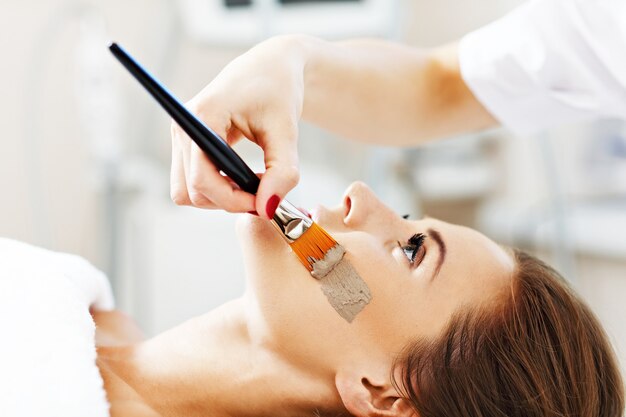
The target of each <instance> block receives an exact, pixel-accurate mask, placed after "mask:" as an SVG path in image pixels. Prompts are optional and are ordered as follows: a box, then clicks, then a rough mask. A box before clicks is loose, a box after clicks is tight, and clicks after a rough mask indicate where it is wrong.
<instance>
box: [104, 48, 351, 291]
mask: <svg viewBox="0 0 626 417" xmlns="http://www.w3.org/2000/svg"><path fill="white" fill-rule="evenodd" d="M109 50H110V51H111V53H113V55H114V56H115V58H117V60H118V61H120V63H121V64H122V65H123V66H124V67H125V68H126V69H127V70H128V72H130V73H131V75H132V76H133V77H135V79H136V80H137V81H139V83H140V84H141V85H142V86H143V87H144V88H145V89H146V90H147V91H148V93H150V95H152V97H153V98H154V99H155V100H156V101H157V102H158V103H159V104H160V105H161V107H163V109H164V110H165V111H166V112H167V113H169V115H170V116H171V117H172V119H174V121H175V122H176V123H177V124H178V125H179V126H180V127H181V128H182V129H183V130H184V131H185V133H187V135H189V137H190V138H191V139H192V140H193V141H194V142H195V143H196V144H197V145H198V147H200V149H202V150H203V151H204V153H205V154H206V155H207V157H208V158H209V159H210V160H211V162H212V163H213V164H214V165H215V166H216V167H217V168H218V169H220V170H221V171H222V172H224V173H225V174H226V175H227V176H228V177H229V178H230V179H232V180H233V181H234V182H235V183H236V184H237V185H238V186H239V188H241V189H242V190H244V191H246V192H248V193H250V194H256V193H257V190H258V188H259V183H260V180H259V178H258V177H257V176H256V174H255V173H254V172H253V171H252V170H251V169H250V167H248V165H247V164H246V163H245V162H244V161H243V160H242V159H241V158H240V157H239V155H238V154H237V153H236V152H235V151H234V150H233V149H232V148H231V147H230V146H229V145H228V144H227V143H226V141H224V140H223V139H222V138H221V137H220V136H219V135H218V134H217V133H215V132H214V131H213V130H211V128H209V127H208V126H207V125H206V124H204V123H203V122H202V121H201V120H200V119H198V118H197V117H196V116H195V115H193V114H192V113H191V112H190V111H189V110H187V108H186V107H185V106H184V105H183V104H182V103H181V102H180V101H179V100H178V99H176V98H175V97H174V96H173V95H172V94H171V93H169V92H168V91H167V89H166V88H165V87H163V85H162V84H161V83H160V82H158V81H157V80H156V79H155V78H154V77H152V76H151V75H150V74H149V73H148V72H147V71H146V70H145V69H144V68H143V67H142V66H141V65H140V64H139V63H138V62H137V61H136V60H135V59H134V58H132V57H131V56H130V55H129V54H128V53H127V52H126V51H125V50H124V49H123V48H122V47H120V46H119V45H118V44H116V43H112V44H111V45H109ZM272 223H273V224H274V225H275V226H276V227H277V228H278V230H279V231H280V232H281V234H282V236H283V237H284V238H285V239H286V240H287V242H288V243H289V246H290V247H291V249H292V250H293V252H294V253H295V254H296V256H297V257H298V259H299V260H300V262H301V263H302V264H303V265H304V266H305V267H306V268H307V269H308V270H309V271H310V272H311V275H313V276H314V277H315V278H317V279H321V278H323V277H324V276H325V275H326V274H328V273H329V272H330V271H332V270H333V268H334V267H335V266H336V265H337V264H338V263H339V262H340V261H341V259H342V258H343V255H344V253H345V250H344V249H343V247H341V245H339V244H338V243H337V242H336V241H335V240H334V239H333V238H332V237H331V236H330V235H329V234H328V233H327V232H326V231H325V230H324V229H323V228H322V227H320V226H319V225H318V224H316V223H315V222H313V220H311V218H309V216H307V215H306V214H304V213H302V211H300V210H299V209H298V208H296V207H295V206H294V205H293V204H291V203H289V202H288V201H286V200H283V201H281V203H280V204H279V205H278V207H277V209H276V213H275V214H274V217H273V219H272Z"/></svg>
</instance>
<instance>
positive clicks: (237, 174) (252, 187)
mask: <svg viewBox="0 0 626 417" xmlns="http://www.w3.org/2000/svg"><path fill="white" fill-rule="evenodd" d="M109 50H110V51H111V53H113V55H114V56H115V58H117V59H118V61H120V62H121V63H122V65H123V66H124V67H125V68H126V69H127V70H128V72H130V73H131V74H132V75H133V77H135V78H136V79H137V81H139V83H140V84H141V85H142V86H143V87H144V88H145V89H146V90H147V91H148V92H149V93H150V94H151V95H152V97H154V99H155V100H156V101H157V102H158V103H159V104H160V105H161V107H163V108H164V109H165V111H166V112H168V113H169V115H170V116H171V117H172V119H174V121H175V122H176V123H177V124H178V126H180V127H181V128H182V129H183V130H184V131H185V133H187V135H189V137H190V138H191V139H192V140H193V141H194V142H196V144H197V145H198V146H199V147H200V149H202V150H203V151H204V153H206V155H207V156H208V157H209V159H210V160H211V162H213V164H214V165H215V166H216V167H217V168H218V169H220V170H221V171H222V172H224V173H225V174H226V175H228V177H229V178H230V179H232V180H233V181H235V183H236V184H237V185H238V186H239V187H240V188H241V189H242V190H244V191H247V192H248V193H250V194H256V192H257V190H258V189H259V178H258V177H257V176H256V174H255V173H254V171H252V170H251V169H250V167H249V166H248V165H246V163H245V162H244V161H243V159H241V158H240V157H239V155H237V153H236V152H235V151H234V150H233V149H232V148H231V147H230V146H229V145H228V144H227V143H226V142H225V141H224V140H223V139H222V138H220V137H219V135H217V134H216V133H215V132H214V131H212V130H211V128H209V127H208V126H207V125H205V124H204V123H203V122H202V121H201V120H200V119H198V118H197V117H196V116H194V115H193V114H192V113H191V112H190V111H189V110H187V109H186V108H185V106H184V105H183V104H181V102H180V101H178V99H176V98H175V97H174V96H173V95H172V94H170V93H169V92H168V91H167V89H165V87H163V86H162V85H161V83H160V82H159V81H157V80H156V79H155V78H154V77H153V76H151V75H150V74H149V73H148V72H147V71H146V70H145V69H143V67H142V66H141V65H140V64H139V63H137V61H135V59H134V58H133V57H131V56H130V55H129V54H128V53H127V52H126V51H125V50H124V49H123V48H122V47H120V46H119V45H118V44H116V43H112V44H111V45H110V46H109Z"/></svg>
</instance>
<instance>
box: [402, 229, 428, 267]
mask: <svg viewBox="0 0 626 417" xmlns="http://www.w3.org/2000/svg"><path fill="white" fill-rule="evenodd" d="M424 240H426V235H425V234H423V233H417V234H414V235H413V236H411V237H410V238H409V241H408V242H407V244H406V245H404V246H403V245H402V244H401V243H400V242H398V246H400V249H402V251H403V252H404V255H405V256H406V257H407V258H408V260H409V262H410V263H411V266H413V264H414V263H415V256H417V254H418V252H419V251H420V249H421V248H422V246H424Z"/></svg>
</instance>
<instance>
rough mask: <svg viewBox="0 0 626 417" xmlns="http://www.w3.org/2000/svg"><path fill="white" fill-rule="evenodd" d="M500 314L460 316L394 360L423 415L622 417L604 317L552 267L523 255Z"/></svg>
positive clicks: (482, 311)
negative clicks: (437, 333) (602, 320)
mask: <svg viewBox="0 0 626 417" xmlns="http://www.w3.org/2000/svg"><path fill="white" fill-rule="evenodd" d="M514 254H515V255H514V256H515V259H516V261H517V268H516V272H515V273H514V276H513V279H512V284H511V290H510V291H507V293H506V294H505V295H504V296H503V297H504V300H499V301H504V302H498V303H497V305H498V307H496V308H495V311H494V307H493V306H492V307H488V308H479V309H477V310H474V311H464V312H460V313H458V314H456V315H455V317H454V318H453V319H452V320H451V322H450V323H449V325H448V326H447V327H446V329H445V331H444V332H443V333H442V334H441V335H440V336H439V337H438V338H436V340H424V341H418V342H415V343H414V344H412V345H411V346H410V347H409V349H407V350H406V351H405V353H404V354H403V355H401V357H400V358H399V360H398V361H396V367H395V368H396V369H397V370H400V371H401V372H400V373H399V375H400V378H398V380H395V379H394V384H395V385H396V388H397V389H398V390H399V391H400V392H402V393H403V396H404V397H405V398H406V399H407V401H409V403H410V404H411V406H412V407H413V409H414V410H415V411H416V412H417V414H418V415H419V416H420V417H454V416H464V417H466V416H476V417H478V416H480V417H505V416H506V417H620V416H622V413H623V410H624V388H623V385H622V380H621V376H620V371H619V365H618V363H617V361H616V359H615V356H614V354H613V350H612V348H611V344H610V342H609V341H608V338H607V336H606V334H605V333H604V331H603V329H602V327H601V325H600V324H599V322H598V319H597V318H596V317H595V315H594V314H593V313H592V312H591V310H590V309H589V308H588V307H587V306H586V305H585V303H583V302H582V301H581V300H580V299H579V298H578V297H577V296H576V294H574V292H573V291H572V290H571V289H570V287H569V286H568V285H567V283H566V282H565V281H564V280H563V279H562V277H561V276H560V275H559V274H558V273H557V272H556V271H555V270H554V269H552V268H551V267H549V266H548V265H546V264H544V263H543V262H541V261H540V260H538V259H536V258H534V257H533V256H531V255H528V254H526V253H524V252H522V251H518V250H515V251H514Z"/></svg>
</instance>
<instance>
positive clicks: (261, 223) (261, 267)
mask: <svg viewBox="0 0 626 417" xmlns="http://www.w3.org/2000/svg"><path fill="white" fill-rule="evenodd" d="M236 230H237V235H238V238H239V242H240V245H241V248H242V252H243V259H244V266H245V270H246V284H247V285H246V287H247V289H246V295H245V298H246V299H247V306H248V308H249V309H250V311H252V312H253V313H252V314H253V315H254V317H255V318H256V319H260V320H262V321H263V322H264V325H263V326H262V327H263V328H265V329H267V331H268V332H269V333H271V334H272V337H271V339H272V340H274V341H277V340H281V343H285V344H286V345H288V344H289V341H288V340H282V338H281V337H280V335H283V334H287V335H288V334H293V332H296V331H297V329H299V328H301V327H302V326H303V325H304V323H311V321H315V320H317V319H319V317H320V310H322V311H325V310H331V307H330V305H328V303H327V302H326V299H325V297H324V295H323V293H322V292H321V290H320V288H319V283H318V281H317V280H315V279H314V278H313V277H312V276H311V275H310V274H309V272H308V271H307V270H306V268H304V266H302V265H301V264H300V262H299V261H298V258H297V257H296V255H295V254H294V253H293V252H292V251H291V249H290V248H289V245H288V244H287V242H286V241H285V239H283V237H282V236H281V235H280V233H279V232H278V231H277V230H276V228H275V227H274V226H273V225H272V224H271V223H270V222H269V221H267V220H263V219H260V218H258V217H255V216H251V215H248V214H246V215H243V216H241V217H240V219H239V220H238V222H237V229H236ZM294 313H295V314H294ZM333 313H334V312H332V311H331V312H330V313H327V314H333ZM322 314H324V313H322Z"/></svg>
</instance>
